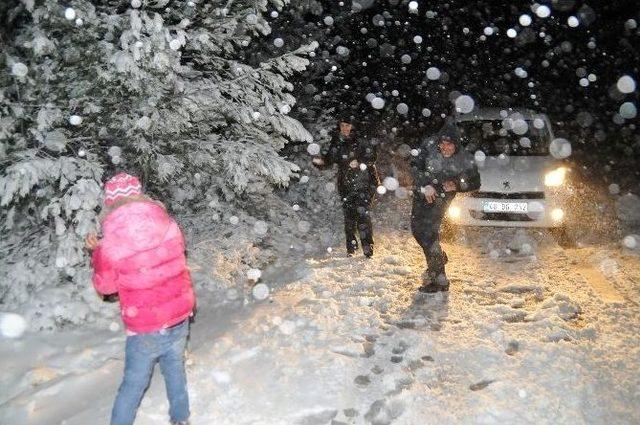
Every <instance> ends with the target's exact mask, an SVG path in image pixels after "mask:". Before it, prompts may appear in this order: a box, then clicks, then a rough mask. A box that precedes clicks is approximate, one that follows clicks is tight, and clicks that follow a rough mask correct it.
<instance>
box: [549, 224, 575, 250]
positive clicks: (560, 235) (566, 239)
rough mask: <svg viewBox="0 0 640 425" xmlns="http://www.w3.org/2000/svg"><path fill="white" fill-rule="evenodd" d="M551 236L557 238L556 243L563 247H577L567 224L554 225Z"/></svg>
mask: <svg viewBox="0 0 640 425" xmlns="http://www.w3.org/2000/svg"><path fill="white" fill-rule="evenodd" d="M550 230H551V236H553V239H555V241H556V243H557V244H558V245H560V246H561V247H562V248H575V247H576V242H575V241H574V240H573V238H572V237H571V236H570V235H569V232H568V231H567V228H566V227H565V226H562V227H552V228H551V229H550Z"/></svg>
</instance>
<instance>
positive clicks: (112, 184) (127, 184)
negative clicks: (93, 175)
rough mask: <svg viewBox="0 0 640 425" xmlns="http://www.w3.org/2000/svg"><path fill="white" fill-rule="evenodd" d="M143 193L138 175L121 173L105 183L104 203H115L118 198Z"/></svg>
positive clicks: (107, 204)
mask: <svg viewBox="0 0 640 425" xmlns="http://www.w3.org/2000/svg"><path fill="white" fill-rule="evenodd" d="M141 194H142V184H141V183H140V180H139V179H138V178H137V177H136V176H132V175H130V174H127V173H119V174H116V175H115V176H113V177H111V178H110V179H109V180H107V182H106V183H105V184H104V204H105V205H106V206H110V205H113V204H114V203H115V202H116V201H117V200H118V199H121V198H126V197H128V196H135V195H141Z"/></svg>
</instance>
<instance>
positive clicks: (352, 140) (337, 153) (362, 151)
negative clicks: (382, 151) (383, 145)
mask: <svg viewBox="0 0 640 425" xmlns="http://www.w3.org/2000/svg"><path fill="white" fill-rule="evenodd" d="M322 159H323V160H324V163H325V165H327V166H330V165H332V164H337V165H338V192H339V193H340V196H342V197H343V198H350V197H352V196H361V195H367V196H373V194H374V192H375V190H376V187H377V186H378V185H379V184H380V179H379V177H378V170H377V169H376V164H375V162H376V159H377V148H376V146H375V144H374V143H372V142H371V141H370V140H369V139H367V138H365V137H349V138H346V137H344V136H343V135H341V134H339V133H338V134H336V135H335V136H334V137H333V139H332V140H331V143H330V144H329V146H328V147H327V148H326V149H325V150H323V152H322Z"/></svg>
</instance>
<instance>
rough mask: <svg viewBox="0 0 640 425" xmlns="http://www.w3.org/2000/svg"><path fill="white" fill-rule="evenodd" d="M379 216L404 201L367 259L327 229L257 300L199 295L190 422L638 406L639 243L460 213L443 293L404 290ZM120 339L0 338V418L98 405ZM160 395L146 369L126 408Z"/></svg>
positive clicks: (117, 367) (613, 410)
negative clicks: (556, 236)
mask: <svg viewBox="0 0 640 425" xmlns="http://www.w3.org/2000/svg"><path fill="white" fill-rule="evenodd" d="M402 208H404V209H402ZM383 211H387V213H386V214H383ZM382 215H384V216H382ZM392 216H394V217H405V218H406V217H407V216H408V211H407V210H406V205H404V206H402V207H398V206H393V207H392V208H391V207H389V205H388V204H387V205H386V206H385V205H384V204H383V205H381V206H380V207H379V209H378V217H377V218H378V220H377V245H376V254H375V257H374V258H373V259H371V260H367V259H365V258H363V257H354V258H348V257H346V256H345V255H344V254H343V252H342V250H341V249H339V247H335V248H336V249H335V250H334V252H333V254H326V255H319V256H317V257H315V258H307V259H306V260H305V261H304V262H302V263H299V264H298V265H297V266H295V267H290V268H287V269H279V270H278V269H276V270H271V271H270V272H266V273H265V274H264V276H263V279H264V282H266V283H268V284H269V285H270V286H271V287H272V288H274V291H273V293H272V294H271V297H270V298H269V299H267V300H266V301H262V302H254V303H251V304H249V305H246V306H244V307H241V301H239V303H238V304H237V306H236V308H231V307H230V306H227V307H225V308H218V309H216V310H214V309H207V304H208V302H207V299H206V298H207V296H208V294H204V295H203V296H201V298H200V302H199V307H200V311H199V315H198V318H197V321H196V323H195V324H194V325H193V327H192V336H191V341H190V349H189V357H188V358H189V360H188V374H189V387H190V395H191V403H192V411H193V415H192V419H191V423H192V424H193V425H200V424H203V425H204V424H214V423H215V424H221V425H225V424H234V425H235V424H270V425H277V424H306V425H315V424H317V425H320V424H333V425H339V424H377V425H381V424H391V423H393V424H406V425H408V424H411V425H414V424H415V425H418V424H431V423H434V424H435V423H438V424H440V423H474V424H476V423H566V424H581V423H591V424H593V423H610V424H614V423H615V424H621V423H640V406H639V404H638V401H639V400H640V306H639V305H638V302H639V298H640V297H639V294H640V267H638V266H639V265H640V261H639V260H638V257H637V255H634V254H633V253H632V252H631V251H628V250H626V251H625V250H621V249H620V248H619V247H618V246H614V245H606V246H594V247H586V248H581V249H574V250H565V249H561V248H560V247H558V246H557V244H555V243H554V242H553V240H552V239H551V238H550V237H549V236H548V235H547V234H545V233H544V232H540V231H536V230H529V231H526V232H524V231H516V230H513V229H501V230H487V229H485V230H473V231H467V232H464V233H463V234H461V235H460V236H459V237H458V240H457V241H456V242H455V243H453V244H446V245H445V247H446V249H447V252H448V254H449V258H450V263H449V265H448V270H449V275H450V277H451V279H452V287H451V292H450V294H448V295H443V294H439V295H418V294H417V292H416V289H417V287H418V286H419V277H420V274H421V272H422V267H423V259H422V256H421V252H420V250H419V247H418V246H417V244H416V243H415V242H414V241H413V239H412V237H411V235H410V232H409V231H408V230H407V227H408V223H407V222H406V221H401V222H399V223H396V221H397V220H393V219H391V217H392ZM382 223H384V225H386V226H387V227H383V224H382ZM212 304H213V303H212ZM123 341H124V336H123V335H121V331H119V332H115V333H114V332H104V331H100V332H81V331H76V332H61V333H58V334H27V335H26V336H25V337H23V338H22V339H17V340H4V341H0V355H1V356H2V359H3V364H4V367H3V369H4V370H3V375H2V377H1V378H0V387H1V388H2V391H1V393H0V423H11V424H16V425H17V424H53V423H65V424H68V425H71V424H87V423H107V422H108V415H109V410H110V408H111V403H112V401H113V397H114V395H115V391H116V388H117V385H118V383H119V380H120V378H121V369H122V360H121V359H122V354H123V350H122V343H123ZM166 412H167V402H166V399H165V395H164V385H163V383H162V379H161V375H160V373H159V371H156V375H155V377H154V380H153V382H152V385H151V387H150V389H149V391H148V393H147V395H146V397H145V399H144V401H143V404H142V407H141V409H140V411H139V414H138V421H137V423H138V424H142V425H147V424H157V423H166V422H167V414H166Z"/></svg>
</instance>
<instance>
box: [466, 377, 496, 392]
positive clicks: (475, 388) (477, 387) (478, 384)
mask: <svg viewBox="0 0 640 425" xmlns="http://www.w3.org/2000/svg"><path fill="white" fill-rule="evenodd" d="M494 382H495V380H493V379H490V380H489V379H485V380H482V381H480V382H476V383H475V384H471V385H469V389H470V390H471V391H479V390H483V389H485V388H487V387H488V386H489V385H491V384H493V383H494Z"/></svg>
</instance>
